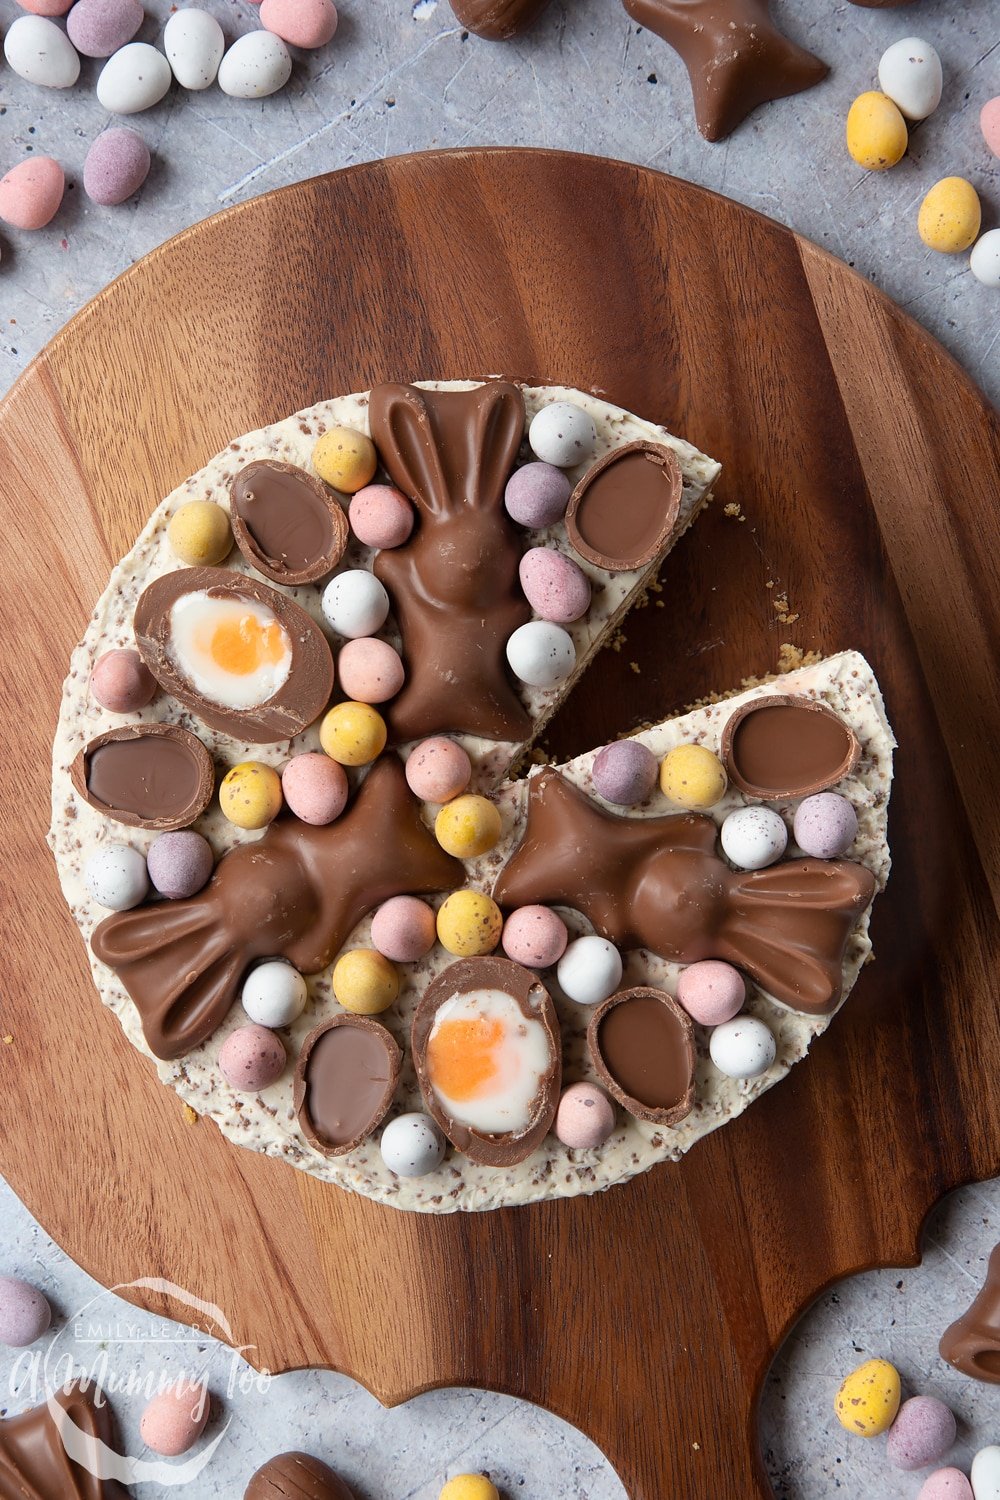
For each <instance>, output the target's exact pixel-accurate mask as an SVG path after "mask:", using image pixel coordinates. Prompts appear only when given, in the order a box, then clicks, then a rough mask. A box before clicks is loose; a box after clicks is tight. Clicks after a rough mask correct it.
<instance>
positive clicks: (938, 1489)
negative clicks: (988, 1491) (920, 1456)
mask: <svg viewBox="0 0 1000 1500" xmlns="http://www.w3.org/2000/svg"><path fill="white" fill-rule="evenodd" d="M917 1500H975V1495H974V1493H973V1489H972V1485H971V1484H970V1483H969V1481H968V1480H967V1479H966V1477H965V1475H964V1474H963V1473H962V1471H961V1469H938V1470H937V1471H936V1472H935V1473H933V1474H931V1475H930V1477H929V1478H927V1479H925V1480H924V1482H923V1484H922V1485H921V1487H920V1494H919V1495H918V1496H917Z"/></svg>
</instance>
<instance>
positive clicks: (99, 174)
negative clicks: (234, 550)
mask: <svg viewBox="0 0 1000 1500" xmlns="http://www.w3.org/2000/svg"><path fill="white" fill-rule="evenodd" d="M149 166H150V156H149V147H148V146H147V145H146V142H145V141H144V140H143V138H142V136H141V135H139V133H138V131H135V130H128V129H127V128H126V127H125V126H123V125H122V126H113V127H112V128H111V129H110V130H105V131H103V132H102V133H101V135H99V136H98V137H97V140H96V141H95V142H94V144H93V145H92V146H91V148H90V150H89V151H88V152H87V156H86V160H85V161H84V163H83V189H84V192H85V193H86V194H87V197H88V198H90V199H91V200H92V201H93V202H94V203H100V204H102V205H104V206H106V207H110V206H111V205H112V204H116V203H124V202H125V200H126V198H131V196H132V194H133V193H137V192H138V191H139V189H140V188H141V187H142V185H143V183H144V182H145V181H146V178H147V177H148V175H149ZM215 509H216V510H219V509H221V507H219V506H216V507H215ZM175 519H176V517H175ZM227 550H228V549H227Z"/></svg>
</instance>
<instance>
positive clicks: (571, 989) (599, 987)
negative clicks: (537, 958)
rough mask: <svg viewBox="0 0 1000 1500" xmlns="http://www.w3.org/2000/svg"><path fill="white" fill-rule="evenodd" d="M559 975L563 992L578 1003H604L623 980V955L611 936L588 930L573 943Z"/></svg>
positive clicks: (560, 965)
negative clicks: (609, 937)
mask: <svg viewBox="0 0 1000 1500" xmlns="http://www.w3.org/2000/svg"><path fill="white" fill-rule="evenodd" d="M556 978H557V979H558V980H559V984H560V986H561V988H562V991H563V994H564V995H566V996H567V997H568V998H569V999H570V1000H575V1001H576V1003H577V1005H600V1003H601V1001H602V1000H606V999H607V998H608V996H609V995H613V994H614V992H615V990H616V989H617V988H618V986H619V985H620V984H621V982H622V956H621V954H620V953H619V952H618V949H617V948H616V947H615V945H614V944H613V943H609V942H608V940H607V938H602V937H598V936H597V934H596V933H588V935H587V936H586V937H580V938H577V939H576V940H575V942H572V943H570V945H569V947H568V948H567V949H566V952H565V953H564V954H563V956H562V958H561V959H560V960H559V964H558V966H557V968H556Z"/></svg>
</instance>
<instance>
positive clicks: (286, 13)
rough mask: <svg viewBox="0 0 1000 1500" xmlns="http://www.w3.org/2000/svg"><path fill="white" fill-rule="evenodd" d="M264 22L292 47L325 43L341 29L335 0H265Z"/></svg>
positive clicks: (261, 17) (264, 24)
mask: <svg viewBox="0 0 1000 1500" xmlns="http://www.w3.org/2000/svg"><path fill="white" fill-rule="evenodd" d="M260 23H261V25H262V26H266V27H267V29H268V31H273V32H274V34H275V36H280V37H281V38H282V39H283V40H284V41H286V42H287V43H288V45H289V46H290V47H307V48H310V47H325V46H326V44H327V42H329V41H331V40H332V38H333V34H334V32H335V31H336V29H337V8H336V6H335V5H333V4H332V0H261V7H260Z"/></svg>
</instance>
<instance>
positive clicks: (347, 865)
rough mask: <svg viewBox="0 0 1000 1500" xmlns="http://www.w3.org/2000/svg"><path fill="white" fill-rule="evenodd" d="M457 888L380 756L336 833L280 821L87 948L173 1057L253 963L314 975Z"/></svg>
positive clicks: (222, 1006)
mask: <svg viewBox="0 0 1000 1500" xmlns="http://www.w3.org/2000/svg"><path fill="white" fill-rule="evenodd" d="M464 878H465V873H464V868H463V866H462V864H461V862H460V861H459V860H457V859H453V858H452V857H451V855H449V854H445V852H444V850H443V849H442V848H441V847H440V846H439V844H438V843H437V841H436V840H435V839H434V837H433V836H432V834H431V833H430V832H429V831H428V829H427V827H426V825H425V824H424V821H423V819H422V817H421V816H420V804H419V803H418V802H417V800H416V798H415V797H414V796H413V794H412V792H411V791H410V789H409V787H408V786H407V784H406V777H405V775H404V773H403V767H402V764H401V763H400V761H399V760H398V758H397V757H396V756H395V755H387V756H384V757H383V758H382V759H381V760H380V761H378V762H376V764H375V765H374V766H373V767H372V769H371V770H370V771H369V773H368V775H367V776H366V777H365V780H364V781H363V782H362V784H361V788H360V790H359V791H358V793H357V795H356V796H355V798H354V801H353V802H352V804H351V806H350V807H349V808H348V810H347V812H345V813H344V814H343V815H342V816H341V817H340V818H339V819H337V821H336V822H334V823H328V824H326V825H325V826H324V827H314V826H312V825H311V824H308V823H302V822H300V821H299V820H298V819H297V818H293V817H290V816H289V817H282V818H279V819H278V820H277V821H276V822H274V823H272V824H271V826H270V828H268V830H267V832H266V833H265V834H264V835H263V837H262V838H260V839H257V840H255V841H254V842H252V843H247V844H240V845H239V846H238V847H237V848H235V849H231V850H230V852H229V853H228V854H226V855H224V856H223V858H222V859H221V860H220V861H219V863H218V866H217V867H216V871H215V874H214V875H213V877H212V879H211V881H210V882H209V884H208V885H207V886H206V887H205V889H204V890H203V891H201V892H200V893H199V894H198V895H197V896H192V897H191V898H190V900H188V901H164V902H162V903H160V904H158V905H155V906H144V907H139V908H137V909H136V910H134V911H125V912H119V913H117V914H116V915H115V916H112V917H107V918H106V919H105V920H104V921H103V922H102V923H101V924H100V926H99V927H98V928H97V929H96V931H95V932H94V935H93V937H92V938H91V940H90V942H91V947H92V949H93V951H94V954H95V956H96V957H97V958H99V959H100V960H101V962H102V963H105V964H107V965H108V966H109V967H110V968H112V969H114V971H115V973H116V974H117V975H118V977H119V979H120V980H121V981H122V984H123V985H124V986H125V988H126V990H127V991H128V993H129V994H130V995H131V997H132V999H133V1001H134V1002H135V1005H136V1009H137V1010H138V1011H139V1015H140V1017H141V1019H142V1029H143V1033H144V1035H145V1038H146V1041H147V1042H148V1044H149V1047H150V1050H151V1051H152V1052H153V1053H154V1055H155V1056H156V1057H162V1058H175V1057H181V1056H183V1054H184V1053H185V1052H191V1051H192V1050H193V1049H194V1048H195V1047H197V1046H199V1045H200V1043H202V1042H203V1041H205V1039H206V1038H207V1037H210V1036H211V1035H212V1032H213V1031H215V1030H216V1028H217V1027H218V1026H220V1025H221V1023H222V1022H223V1021H224V1020H225V1018H226V1016H227V1015H228V1014H229V1009H230V1007H231V1006H232V1003H233V1001H234V1000H235V998H236V994H237V991H238V989H239V987H240V984H241V981H242V979H243V976H244V975H245V973H246V971H247V969H248V968H249V966H250V964H251V963H253V961H254V959H258V958H287V959H288V961H289V963H291V964H294V966H295V968H297V969H298V970H299V972H300V973H302V974H316V973H318V972H319V971H320V970H321V969H325V968H327V966H328V965H329V964H331V963H332V962H333V959H334V957H335V956H336V954H337V953H338V952H339V950H340V949H341V948H342V947H343V945H344V943H345V942H346V940H347V938H348V936H349V935H350V932H351V929H352V928H353V927H354V926H355V925H356V924H357V923H358V922H359V921H360V920H361V918H362V917H364V916H366V915H367V914H368V912H370V911H373V910H374V908H375V907H376V906H379V905H381V903H382V902H383V901H387V900H388V899H389V897H390V896H401V895H408V894H414V893H417V892H423V893H429V892H432V891H449V890H452V889H454V887H455V886H458V885H461V884H462V881H463V880H464Z"/></svg>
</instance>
